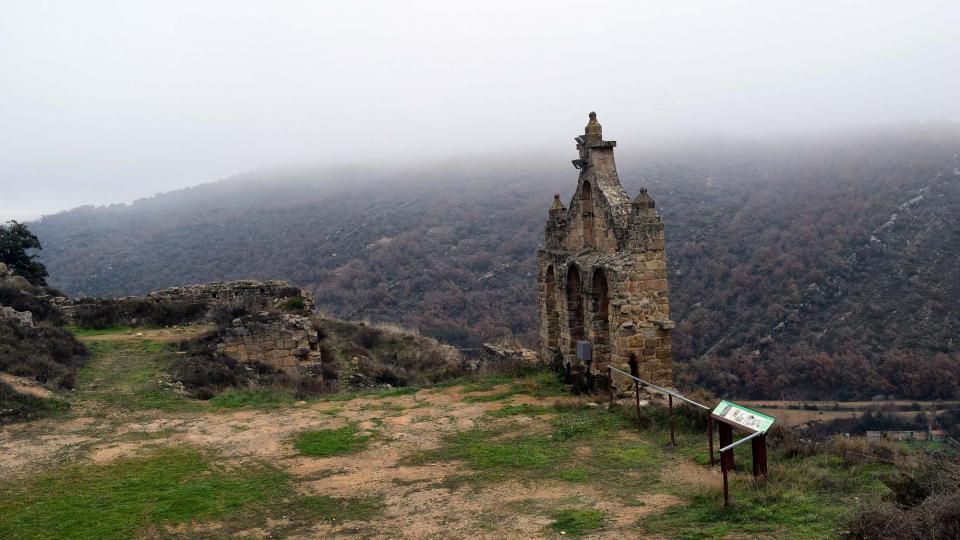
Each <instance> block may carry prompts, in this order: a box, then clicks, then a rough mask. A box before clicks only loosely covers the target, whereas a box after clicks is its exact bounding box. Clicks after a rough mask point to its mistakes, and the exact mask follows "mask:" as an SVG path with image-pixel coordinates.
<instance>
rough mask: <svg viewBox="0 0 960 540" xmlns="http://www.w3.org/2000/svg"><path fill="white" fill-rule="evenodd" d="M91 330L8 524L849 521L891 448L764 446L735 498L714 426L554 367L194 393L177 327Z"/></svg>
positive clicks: (29, 531)
mask: <svg viewBox="0 0 960 540" xmlns="http://www.w3.org/2000/svg"><path fill="white" fill-rule="evenodd" d="M151 336H152V335H151V334H150V333H146V335H145V336H142V337H138V336H136V335H135V334H132V333H131V332H129V330H127V329H119V330H115V331H112V332H103V333H98V334H95V335H86V336H83V338H82V339H84V341H85V342H87V344H88V345H89V346H90V348H91V349H92V351H93V357H92V358H91V361H90V363H89V365H88V366H87V367H85V368H84V369H83V370H82V372H81V373H80V377H79V381H78V386H77V390H76V391H75V392H73V393H71V394H69V395H66V396H63V397H62V398H63V399H66V400H67V401H69V402H70V403H71V407H70V409H69V411H68V412H64V413H60V414H58V415H55V416H54V417H52V418H48V419H45V420H39V421H35V422H31V423H25V424H20V425H15V426H12V427H11V429H9V430H7V431H4V432H0V538H144V537H146V538H150V537H179V538H224V537H236V536H241V537H243V536H248V537H266V536H273V537H284V536H296V537H330V536H337V535H342V536H354V537H384V536H389V537H406V538H450V537H481V538H483V537H491V538H504V537H506V538H514V537H525V538H551V537H562V536H571V537H588V538H623V537H644V536H654V537H667V538H724V537H739V538H743V537H761V538H778V539H790V538H798V539H799V538H804V539H806V538H831V537H835V536H837V534H838V532H839V531H840V530H842V528H843V523H844V520H845V519H846V518H847V516H849V515H850V514H851V512H853V511H855V510H856V508H857V507H858V505H860V504H862V503H863V502H866V501H869V500H871V499H873V498H876V497H879V496H881V495H882V493H883V492H884V490H885V489H886V488H884V487H883V485H882V484H881V483H880V481H879V478H880V477H881V476H882V475H883V474H886V473H887V472H889V468H888V466H887V465H882V464H872V463H859V462H856V463H846V462H844V461H843V460H841V459H840V458H839V457H835V456H832V455H829V454H825V453H820V454H814V455H803V454H802V453H799V454H798V455H797V457H788V455H791V454H792V453H786V452H780V451H778V450H776V449H774V450H772V451H771V456H770V460H771V466H770V475H769V478H768V479H767V480H766V481H764V482H759V483H755V482H754V481H753V478H752V476H751V475H750V474H749V470H750V461H749V460H750V458H749V449H747V448H745V447H744V448H743V450H742V451H740V452H738V454H737V456H736V459H737V461H738V469H737V471H736V472H734V473H733V474H732V475H731V489H730V491H731V495H732V499H733V501H734V504H733V505H732V506H731V507H729V508H724V506H723V504H722V496H721V490H720V476H719V474H718V471H717V468H716V467H710V466H709V465H708V463H707V462H708V459H707V455H706V436H705V433H704V432H703V430H702V429H700V428H699V427H696V426H694V425H693V424H692V423H691V422H689V421H687V419H686V417H683V418H681V421H680V422H679V427H678V432H677V443H678V444H677V446H676V447H671V446H670V444H669V431H668V430H667V424H666V419H665V417H664V414H663V411H662V410H661V409H658V408H656V407H652V408H647V409H645V411H644V416H643V418H642V421H643V422H642V424H643V425H642V426H638V422H637V420H636V419H635V418H633V414H634V413H633V409H632V407H630V406H625V407H623V408H620V407H614V408H613V409H608V408H607V407H606V404H604V403H601V404H593V403H589V401H586V400H582V399H577V398H572V397H569V396H566V394H565V391H564V388H563V385H561V384H560V383H559V382H558V381H557V379H556V378H555V376H554V375H553V374H551V373H540V374H535V375H532V376H529V377H522V378H509V377H488V378H482V379H468V380H461V381H456V382H453V383H449V384H444V385H441V386H437V387H431V388H423V389H416V388H415V389H409V388H403V389H393V390H387V391H383V392H378V393H364V394H350V395H339V396H330V397H326V398H324V399H316V400H312V401H308V402H306V403H304V402H297V401H295V400H293V399H292V398H291V397H290V396H287V395H277V394H276V393H273V392H272V391H271V390H261V391H243V392H234V393H229V394H224V395H223V396H220V397H219V398H217V399H215V400H211V401H210V402H199V401H196V400H192V399H190V398H187V397H184V396H182V395H181V394H179V393H178V392H177V391H176V388H175V387H174V386H173V385H171V383H170V381H169V380H168V379H167V378H166V375H165V373H166V371H165V370H166V367H167V366H168V365H169V362H170V361H171V360H172V359H173V358H174V355H175V352H174V349H173V346H172V345H171V340H155V339H151Z"/></svg>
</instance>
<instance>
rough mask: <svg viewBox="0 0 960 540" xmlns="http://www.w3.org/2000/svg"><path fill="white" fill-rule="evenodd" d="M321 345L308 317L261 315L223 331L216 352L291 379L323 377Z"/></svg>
mask: <svg viewBox="0 0 960 540" xmlns="http://www.w3.org/2000/svg"><path fill="white" fill-rule="evenodd" d="M318 343H319V340H318V338H317V331H316V329H314V326H313V321H312V320H311V319H310V318H309V317H303V316H299V315H266V314H262V315H255V316H251V317H244V318H242V319H241V318H238V319H234V321H233V324H232V325H231V326H228V327H224V328H221V329H220V330H219V341H218V343H217V345H216V349H217V351H218V352H222V353H224V354H226V355H228V356H230V357H232V358H235V359H236V360H239V361H240V362H255V361H256V362H260V363H263V364H267V365H269V366H272V367H274V368H277V369H280V370H283V371H284V372H286V373H287V374H288V375H310V376H313V377H322V373H321V370H320V366H321V362H322V361H323V358H322V356H321V353H320V348H319V346H318Z"/></svg>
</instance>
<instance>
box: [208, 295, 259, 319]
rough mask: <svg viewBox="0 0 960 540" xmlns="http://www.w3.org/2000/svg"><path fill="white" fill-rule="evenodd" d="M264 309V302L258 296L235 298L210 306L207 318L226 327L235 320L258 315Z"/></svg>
mask: <svg viewBox="0 0 960 540" xmlns="http://www.w3.org/2000/svg"><path fill="white" fill-rule="evenodd" d="M266 307H267V304H266V301H265V300H264V299H263V298H262V297H260V296H235V297H233V298H230V299H229V300H225V301H223V302H216V303H214V304H212V305H211V306H210V308H209V310H208V312H207V317H208V318H209V319H211V320H213V321H214V322H216V323H217V324H220V325H228V324H230V322H231V321H233V320H234V319H236V318H239V317H245V316H247V315H254V314H257V313H260V312H261V311H263V310H264V309H265V308H266Z"/></svg>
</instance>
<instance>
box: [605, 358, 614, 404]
mask: <svg viewBox="0 0 960 540" xmlns="http://www.w3.org/2000/svg"><path fill="white" fill-rule="evenodd" d="M607 379H608V380H609V382H610V408H613V397H614V396H613V394H614V392H615V390H614V385H613V370H612V369H610V366H607Z"/></svg>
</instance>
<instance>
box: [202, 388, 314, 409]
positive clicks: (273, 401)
mask: <svg viewBox="0 0 960 540" xmlns="http://www.w3.org/2000/svg"><path fill="white" fill-rule="evenodd" d="M296 401H298V399H297V397H296V396H295V395H293V393H292V392H290V391H287V390H282V389H277V388H254V389H244V390H227V391H225V392H221V393H219V394H217V395H216V396H214V397H212V398H210V401H209V403H210V404H211V405H213V406H214V407H219V408H221V409H239V408H241V407H278V406H281V405H291V404H293V403H295V402H296Z"/></svg>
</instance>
